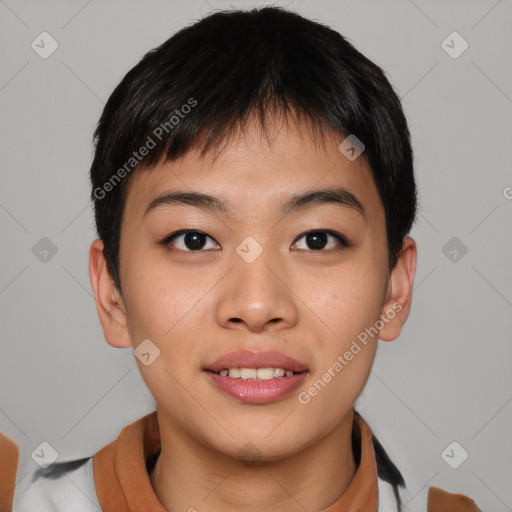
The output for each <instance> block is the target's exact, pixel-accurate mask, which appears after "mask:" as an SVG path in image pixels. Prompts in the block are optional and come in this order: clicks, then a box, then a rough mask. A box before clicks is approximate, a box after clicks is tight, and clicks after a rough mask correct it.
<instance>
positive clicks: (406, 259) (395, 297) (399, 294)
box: [379, 236, 417, 341]
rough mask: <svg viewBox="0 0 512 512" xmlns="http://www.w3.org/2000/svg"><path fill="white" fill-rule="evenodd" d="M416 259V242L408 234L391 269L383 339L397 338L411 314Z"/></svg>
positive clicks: (383, 310)
mask: <svg viewBox="0 0 512 512" xmlns="http://www.w3.org/2000/svg"><path fill="white" fill-rule="evenodd" d="M416 260H417V248H416V242H415V241H414V240H413V239H412V238H411V237H409V236H406V237H405V238H404V242H403V244H402V250H401V252H400V256H399V258H398V261H397V264H396V265H395V268H394V269H393V270H392V271H391V276H390V282H389V293H388V296H387V299H386V301H385V304H384V306H383V309H382V314H381V319H382V322H383V324H384V326H383V327H382V329H381V330H380V333H379V339H380V340H382V341H393V340H394V339H396V338H397V337H398V336H399V335H400V332H401V330H402V326H403V325H404V324H405V322H406V320H407V317H408V316H409V311H410V309H411V301H412V289H413V284H414V275H415V272H416Z"/></svg>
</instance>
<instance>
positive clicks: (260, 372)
mask: <svg viewBox="0 0 512 512" xmlns="http://www.w3.org/2000/svg"><path fill="white" fill-rule="evenodd" d="M219 375H222V376H223V377H227V376H229V377H231V378H232V379H243V380H256V381H258V380H272V379H276V378H280V377H284V376H285V375H286V377H291V376H292V375H293V371H292V370H286V371H285V370H283V368H270V367H269V368H229V369H224V370H221V371H220V372H219Z"/></svg>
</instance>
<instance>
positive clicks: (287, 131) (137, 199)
mask: <svg viewBox="0 0 512 512" xmlns="http://www.w3.org/2000/svg"><path fill="white" fill-rule="evenodd" d="M267 135H268V136H265V135H263V134H262V131H261V127H260V126H259V125H258V124H257V123H255V122H254V123H250V124H249V125H248V126H247V127H246V128H245V130H244V131H243V132H239V133H237V134H236V135H234V136H232V137H231V138H230V139H229V140H227V142H226V144H225V145H224V146H223V147H222V149H221V151H220V152H218V153H215V152H210V153H206V154H205V155H204V156H201V154H200V149H199V148H198V147H195V148H193V149H191V150H190V151H189V152H188V153H187V154H186V155H185V156H183V157H182V158H180V159H178V160H175V161H168V162H165V161H161V162H160V163H158V164H157V165H156V166H155V167H153V168H151V169H142V170H138V171H136V172H135V173H134V175H133V176H132V178H131V182H130V186H129V188H128V194H127V199H126V203H125V212H124V214H123V218H125V220H128V218H130V219H132V220H133V219H134V218H139V219H142V218H143V217H144V215H145V212H146V210H147V208H148V205H150V203H151V202H152V201H154V200H155V198H158V197H159V196H161V195H162V194H163V193H165V192H168V191H171V192H172V191H176V190H179V191H180V192H186V191H188V192H199V193H204V194H207V195H212V196H216V197H219V198H223V199H225V200H226V201H225V202H226V204H227V205H228V209H229V213H231V214H232V216H233V217H236V216H237V215H240V216H243V217H244V218H247V217H248V216H250V215H258V214H259V213H261V212H262V211H263V210H265V211H270V210H274V209H275V210H276V212H277V209H279V208H281V206H282V204H283V202H284V201H285V200H286V198H289V197H291V196H292V195H297V194H300V193H302V192H304V191H311V190H315V189H328V188H329V189H330V188H335V187H336V188H339V187H342V188H343V189H346V190H347V191H349V192H350V193H351V194H353V195H354V196H355V197H356V198H357V199H358V200H359V201H360V202H361V203H362V204H364V209H365V210H368V213H369V214H370V215H374V216H375V215H376V216H379V215H380V214H382V215H383V209H382V205H381V204H380V199H379V196H378V192H377V189H376V186H375V183H374V181H373V177H372V175H371V171H370V168H369V167H368V164H367V162H366V159H365V158H364V157H363V156H360V157H359V158H357V159H356V160H353V161H351V160H349V159H348V158H346V156H345V155H344V154H343V153H342V152H341V151H340V150H339V145H340V143H341V142H342V140H343V139H344V137H343V136H340V135H335V134H332V133H327V134H324V138H323V140H321V139H319V138H318V137H315V136H314V135H313V133H312V132H311V130H310V128H309V126H306V125H305V124H302V123H282V124H279V125H274V126H271V127H270V129H269V131H268V133H267Z"/></svg>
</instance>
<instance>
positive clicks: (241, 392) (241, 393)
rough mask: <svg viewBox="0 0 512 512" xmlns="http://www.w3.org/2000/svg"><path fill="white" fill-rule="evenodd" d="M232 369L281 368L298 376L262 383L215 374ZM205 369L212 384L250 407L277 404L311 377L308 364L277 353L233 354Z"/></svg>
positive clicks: (275, 351)
mask: <svg viewBox="0 0 512 512" xmlns="http://www.w3.org/2000/svg"><path fill="white" fill-rule="evenodd" d="M229 368H282V369H283V370H285V371H287V370H288V371H289V370H291V371H293V372H297V373H295V374H294V375H291V376H289V377H281V378H277V379H272V380H261V381H251V380H243V379H233V378H231V377H228V376H223V375H219V374H217V373H214V372H219V371H220V370H226V369H229ZM203 370H204V373H205V375H206V376H207V377H208V379H209V380H210V382H212V383H213V384H214V385H215V386H216V387H217V388H218V389H220V390H221V391H223V392H224V393H226V394H227V395H229V396H231V397H233V398H236V399H238V400H240V401H242V402H246V403H251V404H267V403H272V402H276V401H277V400H280V399H281V398H283V397H284V396H286V395H288V394H289V393H291V392H292V391H294V390H296V389H297V388H298V387H299V386H300V385H301V384H302V383H303V382H304V380H305V379H306V377H307V376H308V375H309V371H308V368H307V366H306V365H305V364H303V363H301V362H300V361H297V360H296V359H293V358H292V357H289V356H286V355H285V354H283V353H281V352H278V351H277V350H267V351H264V352H251V351H250V350H239V351H237V352H230V353H228V354H224V355H223V356H222V357H220V358H219V359H217V360H215V361H214V362H213V363H210V364H209V365H208V366H207V367H206V368H203Z"/></svg>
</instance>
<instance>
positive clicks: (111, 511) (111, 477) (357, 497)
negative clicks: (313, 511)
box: [93, 411, 378, 512]
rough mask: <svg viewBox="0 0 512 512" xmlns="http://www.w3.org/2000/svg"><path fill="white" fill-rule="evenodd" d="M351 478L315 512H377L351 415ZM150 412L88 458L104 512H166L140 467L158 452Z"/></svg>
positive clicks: (368, 448) (370, 459)
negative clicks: (329, 502) (354, 463)
mask: <svg viewBox="0 0 512 512" xmlns="http://www.w3.org/2000/svg"><path fill="white" fill-rule="evenodd" d="M352 442H353V446H354V452H355V453H358V455H359V461H358V467H357V470H356V473H355V475H354V478H353V479H352V481H351V483H350V485H349V487H348V488H347V490H346V491H345V492H344V493H343V495H342V496H341V497H340V498H339V499H338V500H337V501H336V502H335V503H333V504H332V505H331V506H329V507H327V508H325V509H323V510H322V511H321V512H363V511H364V512H377V509H378V481H377V478H378V477H377V464H376V461H375V452H374V448H373V442H372V433H371V430H370V428H369V427H368V425H367V424H366V423H365V421H364V420H363V419H362V418H361V416H359V414H357V413H355V412H354V421H353V428H352ZM160 447H161V445H160V432H159V428H158V417H157V413H156V411H154V412H152V413H150V414H147V415H146V416H143V417H142V418H140V419H138V420H137V421H135V422H134V423H132V424H130V425H128V426H127V427H125V428H124V429H123V430H122V431H121V433H120V434H119V437H118V438H117V439H116V440H114V441H112V442H111V443H110V444H108V445H107V446H105V447H104V448H102V449H101V450H100V451H98V452H97V453H95V454H94V456H93V468H94V485H95V488H96V494H97V496H98V501H99V503H100V506H101V509H102V510H103V511H104V512H135V511H136V512H143V511H151V512H168V511H167V510H166V509H165V508H164V506H163V505H162V503H161V502H160V501H159V499H158V497H157V495H156V494H155V492H154V490H153V487H152V486H151V481H150V479H149V474H148V471H147V467H146V462H147V460H148V459H149V458H151V457H154V456H155V454H157V453H158V452H159V451H160Z"/></svg>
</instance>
